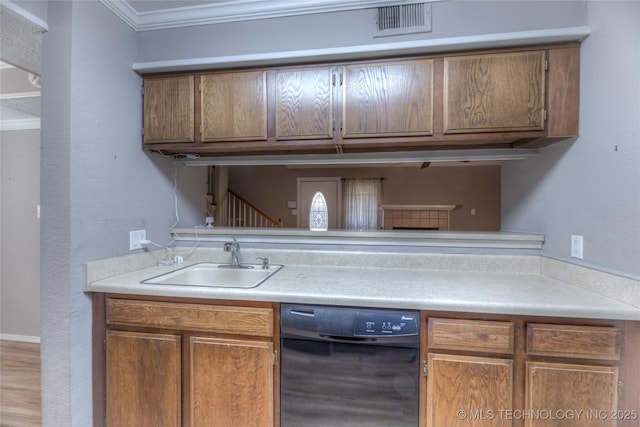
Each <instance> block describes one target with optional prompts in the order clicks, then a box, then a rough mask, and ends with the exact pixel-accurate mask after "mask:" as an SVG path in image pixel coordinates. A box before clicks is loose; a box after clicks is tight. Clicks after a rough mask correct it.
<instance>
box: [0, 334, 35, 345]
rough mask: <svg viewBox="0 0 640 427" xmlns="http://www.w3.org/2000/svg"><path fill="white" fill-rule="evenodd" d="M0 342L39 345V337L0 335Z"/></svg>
mask: <svg viewBox="0 0 640 427" xmlns="http://www.w3.org/2000/svg"><path fill="white" fill-rule="evenodd" d="M0 340H3V341H20V342H32V343H37V344H40V337H32V336H29V335H15V334H0Z"/></svg>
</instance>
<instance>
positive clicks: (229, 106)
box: [200, 71, 267, 142]
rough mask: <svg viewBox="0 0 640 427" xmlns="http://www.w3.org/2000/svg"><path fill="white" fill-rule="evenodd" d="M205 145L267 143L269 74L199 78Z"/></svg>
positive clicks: (241, 74) (258, 73) (204, 76)
mask: <svg viewBox="0 0 640 427" xmlns="http://www.w3.org/2000/svg"><path fill="white" fill-rule="evenodd" d="M200 114H201V115H202V116H201V118H200V120H201V125H200V131H201V139H202V142H216V141H253V140H266V139H267V73H266V72H265V71H248V72H231V73H218V74H207V75H203V76H200Z"/></svg>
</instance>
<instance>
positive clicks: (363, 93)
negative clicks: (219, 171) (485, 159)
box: [143, 43, 580, 156]
mask: <svg viewBox="0 0 640 427" xmlns="http://www.w3.org/2000/svg"><path fill="white" fill-rule="evenodd" d="M579 52H580V47H579V44H577V43H574V44H557V45H542V46H531V47H518V48H508V49H492V50H475V51H467V52H452V53H446V54H434V55H426V56H425V55H423V56H413V57H399V58H384V59H372V60H366V61H358V62H353V61H352V62H338V63H330V64H327V63H322V64H301V65H298V66H296V65H287V66H280V67H269V68H250V69H229V70H211V71H203V72H200V71H199V72H184V73H177V74H156V75H144V76H143V87H144V88H143V116H144V118H143V148H144V149H145V150H150V151H153V150H160V151H162V152H164V153H182V154H185V153H191V154H199V155H204V156H206V155H219V154H240V155H246V154H264V153H272V154H273V153H275V154H289V153H294V152H297V153H339V154H340V153H349V152H352V153H357V152H362V151H367V152H371V151H377V150H382V151H398V150H411V149H446V148H520V147H527V148H531V147H542V146H545V145H547V144H550V143H553V142H557V141H561V140H565V139H567V138H572V137H576V136H577V135H578V100H579V64H580V58H579Z"/></svg>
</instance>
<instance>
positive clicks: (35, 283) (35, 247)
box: [0, 129, 40, 341]
mask: <svg viewBox="0 0 640 427" xmlns="http://www.w3.org/2000/svg"><path fill="white" fill-rule="evenodd" d="M0 164H1V167H0V171H1V172H0V179H1V182H0V197H1V203H0V236H1V238H0V249H1V250H0V254H1V256H0V260H1V262H2V264H1V265H0V336H2V338H3V339H19V340H26V341H37V340H38V339H39V337H40V303H39V301H40V269H39V265H40V220H39V219H38V218H37V215H36V207H37V205H38V204H39V203H40V130H39V129H36V130H19V131H18V130H14V131H3V132H1V133H0Z"/></svg>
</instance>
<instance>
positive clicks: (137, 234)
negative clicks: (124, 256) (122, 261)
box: [129, 230, 147, 251]
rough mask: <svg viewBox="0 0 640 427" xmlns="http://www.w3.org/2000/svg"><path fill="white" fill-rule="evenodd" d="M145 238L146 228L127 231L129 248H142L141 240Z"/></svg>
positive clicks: (133, 249) (132, 249) (131, 249)
mask: <svg viewBox="0 0 640 427" xmlns="http://www.w3.org/2000/svg"><path fill="white" fill-rule="evenodd" d="M146 239H147V230H133V231H130V232H129V250H130V251H135V250H136V249H142V241H143V240H146Z"/></svg>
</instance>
